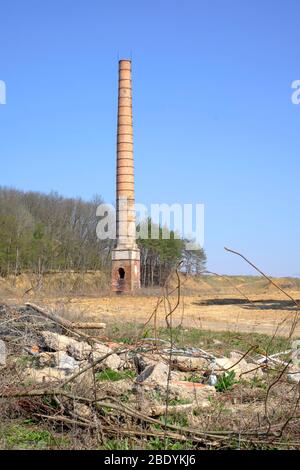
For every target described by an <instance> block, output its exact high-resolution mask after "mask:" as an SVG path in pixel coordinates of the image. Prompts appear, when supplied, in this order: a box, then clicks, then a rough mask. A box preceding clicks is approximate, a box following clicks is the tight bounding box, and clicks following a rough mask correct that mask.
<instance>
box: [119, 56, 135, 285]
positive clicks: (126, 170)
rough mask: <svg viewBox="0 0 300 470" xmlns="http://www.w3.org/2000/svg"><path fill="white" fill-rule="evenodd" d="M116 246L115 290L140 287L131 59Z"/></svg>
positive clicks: (125, 74) (125, 84) (122, 105)
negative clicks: (136, 227)
mask: <svg viewBox="0 0 300 470" xmlns="http://www.w3.org/2000/svg"><path fill="white" fill-rule="evenodd" d="M116 237H117V239H116V245H115V248H114V249H113V251H112V290H113V291H115V292H128V291H133V290H134V289H136V288H139V287H140V251H139V248H138V247H137V244H136V235H135V200H134V161H133V127H132V86H131V61H130V60H120V61H119V94H118V128H117V178H116Z"/></svg>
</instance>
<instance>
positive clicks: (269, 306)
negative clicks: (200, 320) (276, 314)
mask: <svg viewBox="0 0 300 470" xmlns="http://www.w3.org/2000/svg"><path fill="white" fill-rule="evenodd" d="M295 300H296V301H297V302H298V303H299V307H300V299H295ZM193 304H194V305H201V306H204V305H207V306H208V305H241V306H242V308H244V309H247V310H297V309H298V308H299V307H297V306H296V305H295V304H294V303H293V302H292V301H291V300H278V299H276V300H274V299H266V300H252V301H251V302H249V301H248V300H247V299H236V298H235V299H230V298H226V299H205V300H199V301H197V302H193Z"/></svg>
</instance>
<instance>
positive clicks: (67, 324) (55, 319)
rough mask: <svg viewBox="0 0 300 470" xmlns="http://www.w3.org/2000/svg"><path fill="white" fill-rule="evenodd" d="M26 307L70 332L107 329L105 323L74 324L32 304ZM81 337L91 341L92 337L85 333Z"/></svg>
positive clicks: (28, 303) (27, 304) (27, 303)
mask: <svg viewBox="0 0 300 470" xmlns="http://www.w3.org/2000/svg"><path fill="white" fill-rule="evenodd" d="M25 305H26V307H30V308H32V309H33V310H35V311H36V312H38V313H40V314H41V315H43V316H44V317H46V318H48V319H49V320H52V321H53V322H55V323H57V324H58V325H61V326H63V327H65V328H68V329H69V330H73V329H83V328H86V329H104V328H106V324H105V323H90V322H89V323H82V322H78V323H74V322H70V321H69V320H66V319H65V318H61V317H59V316H58V315H55V314H54V313H52V312H48V311H46V310H44V309H43V308H41V307H39V306H38V305H35V304H32V303H30V302H26V304H25ZM80 336H83V337H87V338H89V339H90V336H89V335H85V334H84V333H80Z"/></svg>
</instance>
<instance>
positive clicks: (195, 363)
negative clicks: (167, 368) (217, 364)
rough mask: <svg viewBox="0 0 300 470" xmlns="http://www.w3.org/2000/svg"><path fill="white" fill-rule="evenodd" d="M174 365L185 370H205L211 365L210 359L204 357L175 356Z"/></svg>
mask: <svg viewBox="0 0 300 470" xmlns="http://www.w3.org/2000/svg"><path fill="white" fill-rule="evenodd" d="M172 366H173V368H175V369H178V370H180V371H183V372H189V371H205V370H206V369H207V368H208V367H209V361H208V360H207V359H205V358H202V357H191V356H173V357H172Z"/></svg>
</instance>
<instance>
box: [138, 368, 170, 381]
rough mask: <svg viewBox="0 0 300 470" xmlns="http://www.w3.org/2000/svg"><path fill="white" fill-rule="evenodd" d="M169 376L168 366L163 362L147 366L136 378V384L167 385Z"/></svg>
mask: <svg viewBox="0 0 300 470" xmlns="http://www.w3.org/2000/svg"><path fill="white" fill-rule="evenodd" d="M168 375H169V366H168V365H167V364H164V363H163V362H158V363H157V364H152V365H149V366H147V367H146V368H145V369H144V370H143V372H142V373H141V374H140V375H139V376H138V377H137V378H136V383H137V384H141V383H142V384H143V385H159V386H164V385H166V384H167V380H168Z"/></svg>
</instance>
